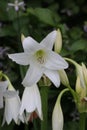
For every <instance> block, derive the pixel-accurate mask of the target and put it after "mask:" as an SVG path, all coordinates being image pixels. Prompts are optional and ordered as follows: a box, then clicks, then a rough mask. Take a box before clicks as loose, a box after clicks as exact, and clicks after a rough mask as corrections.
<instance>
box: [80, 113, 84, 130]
mask: <svg viewBox="0 0 87 130" xmlns="http://www.w3.org/2000/svg"><path fill="white" fill-rule="evenodd" d="M85 126H86V113H80V119H79V130H85V129H86V128H85Z"/></svg>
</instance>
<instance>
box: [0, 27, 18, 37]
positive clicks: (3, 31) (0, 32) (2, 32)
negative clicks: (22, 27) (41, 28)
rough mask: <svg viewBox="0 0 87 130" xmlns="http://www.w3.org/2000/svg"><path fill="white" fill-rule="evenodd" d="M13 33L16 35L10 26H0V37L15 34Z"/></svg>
mask: <svg viewBox="0 0 87 130" xmlns="http://www.w3.org/2000/svg"><path fill="white" fill-rule="evenodd" d="M15 35H16V32H15V31H14V29H13V28H12V26H9V25H7V26H4V27H1V28H0V37H4V36H15Z"/></svg>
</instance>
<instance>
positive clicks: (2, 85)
mask: <svg viewBox="0 0 87 130" xmlns="http://www.w3.org/2000/svg"><path fill="white" fill-rule="evenodd" d="M7 86H8V81H0V108H3V93H4V92H5V91H6V88H7Z"/></svg>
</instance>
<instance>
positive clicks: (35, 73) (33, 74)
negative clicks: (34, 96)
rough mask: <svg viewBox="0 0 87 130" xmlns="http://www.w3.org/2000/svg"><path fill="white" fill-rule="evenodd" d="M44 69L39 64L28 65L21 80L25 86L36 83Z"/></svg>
mask: <svg viewBox="0 0 87 130" xmlns="http://www.w3.org/2000/svg"><path fill="white" fill-rule="evenodd" d="M43 71H44V69H43V68H42V67H41V66H37V64H32V65H30V67H29V69H28V71H27V74H26V75H25V78H24V80H23V82H22V84H23V85H24V86H25V87H28V86H32V84H34V83H37V82H38V81H39V80H40V78H41V76H42V74H43Z"/></svg>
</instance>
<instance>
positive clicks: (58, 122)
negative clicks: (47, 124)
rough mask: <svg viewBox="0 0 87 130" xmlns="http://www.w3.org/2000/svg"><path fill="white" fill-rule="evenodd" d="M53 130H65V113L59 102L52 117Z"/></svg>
mask: <svg viewBox="0 0 87 130" xmlns="http://www.w3.org/2000/svg"><path fill="white" fill-rule="evenodd" d="M52 127H53V130H63V113H62V109H61V105H60V103H59V102H58V101H57V102H56V104H55V107H54V110H53V115H52Z"/></svg>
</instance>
